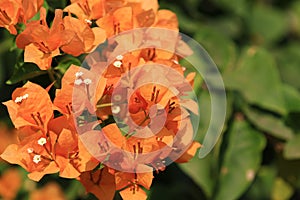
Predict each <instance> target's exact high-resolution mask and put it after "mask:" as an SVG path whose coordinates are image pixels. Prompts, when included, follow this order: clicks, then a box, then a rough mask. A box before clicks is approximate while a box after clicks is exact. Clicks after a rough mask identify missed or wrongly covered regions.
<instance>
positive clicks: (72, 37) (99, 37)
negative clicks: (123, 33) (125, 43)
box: [61, 16, 106, 56]
mask: <svg viewBox="0 0 300 200" xmlns="http://www.w3.org/2000/svg"><path fill="white" fill-rule="evenodd" d="M63 22H64V29H65V32H64V33H65V35H64V36H63V37H62V38H64V44H63V45H62V46H61V49H62V50H63V51H64V52H66V53H68V54H71V55H73V56H79V55H80V54H82V53H87V52H90V51H92V50H93V48H94V47H96V46H98V45H99V44H100V43H102V42H103V41H104V40H105V39H106V34H105V31H104V30H103V29H101V28H99V27H95V28H90V26H89V25H88V24H87V23H86V22H84V21H83V20H80V19H76V18H74V17H71V16H66V17H64V19H63Z"/></svg>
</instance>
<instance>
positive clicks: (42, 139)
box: [38, 138, 47, 146]
mask: <svg viewBox="0 0 300 200" xmlns="http://www.w3.org/2000/svg"><path fill="white" fill-rule="evenodd" d="M46 143H47V140H46V138H40V139H39V140H38V144H39V145H41V146H43V145H44V144H46Z"/></svg>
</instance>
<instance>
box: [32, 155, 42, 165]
mask: <svg viewBox="0 0 300 200" xmlns="http://www.w3.org/2000/svg"><path fill="white" fill-rule="evenodd" d="M32 161H33V162H34V163H36V164H38V163H39V162H41V161H42V158H41V155H35V156H33V159H32Z"/></svg>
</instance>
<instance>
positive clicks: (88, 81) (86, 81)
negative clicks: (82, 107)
mask: <svg viewBox="0 0 300 200" xmlns="http://www.w3.org/2000/svg"><path fill="white" fill-rule="evenodd" d="M83 82H84V83H85V84H86V85H89V84H91V83H92V80H91V79H89V78H87V79H84V81H83Z"/></svg>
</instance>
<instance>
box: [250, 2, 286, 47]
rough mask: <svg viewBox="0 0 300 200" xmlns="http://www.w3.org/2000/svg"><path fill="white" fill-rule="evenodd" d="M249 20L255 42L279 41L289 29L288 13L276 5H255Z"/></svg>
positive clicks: (268, 42)
mask: <svg viewBox="0 0 300 200" xmlns="http://www.w3.org/2000/svg"><path fill="white" fill-rule="evenodd" d="M247 22H248V23H247V25H248V26H249V29H250V33H251V34H252V36H253V39H254V42H255V43H259V44H270V43H272V42H275V41H278V40H279V39H280V38H281V37H283V36H284V35H285V34H286V32H287V30H288V29H287V24H288V23H287V18H286V15H284V13H283V12H282V11H280V10H276V9H275V8H274V7H271V6H264V5H262V4H258V5H256V6H254V7H253V9H252V12H250V14H249V15H248V18H247Z"/></svg>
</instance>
